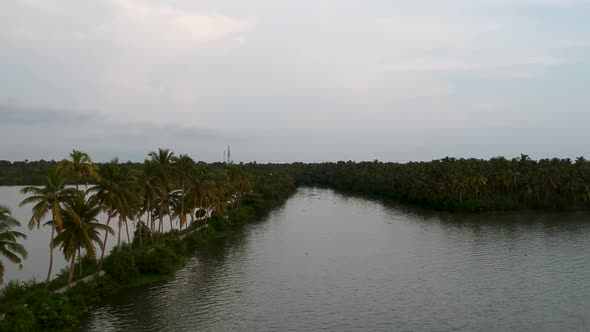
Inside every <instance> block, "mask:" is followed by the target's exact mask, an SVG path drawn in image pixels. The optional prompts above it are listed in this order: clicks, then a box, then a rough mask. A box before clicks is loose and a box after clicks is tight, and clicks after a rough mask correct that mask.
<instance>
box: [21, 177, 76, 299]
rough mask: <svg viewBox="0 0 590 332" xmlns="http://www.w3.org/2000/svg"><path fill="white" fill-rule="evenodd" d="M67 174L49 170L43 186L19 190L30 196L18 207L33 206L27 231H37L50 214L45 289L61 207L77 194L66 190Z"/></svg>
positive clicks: (51, 262)
mask: <svg viewBox="0 0 590 332" xmlns="http://www.w3.org/2000/svg"><path fill="white" fill-rule="evenodd" d="M66 181H67V174H66V172H65V171H64V170H63V169H61V168H57V169H55V170H50V171H49V173H48V174H47V177H46V178H45V185H44V186H43V187H33V186H29V187H24V188H23V189H21V193H23V194H31V196H29V197H27V198H25V199H24V200H23V201H22V202H20V204H19V206H24V205H27V204H35V205H34V206H33V209H32V210H33V215H32V216H31V219H30V220H29V225H28V226H29V229H33V228H34V227H37V229H39V227H40V225H41V223H42V221H43V219H45V217H46V216H47V214H49V213H51V220H50V221H49V223H50V224H51V238H50V240H49V271H48V272H47V281H46V287H47V285H48V284H49V280H50V279H51V270H52V268H53V247H54V246H53V238H54V237H55V232H56V231H57V232H58V233H59V232H61V230H62V224H63V220H62V210H61V205H62V204H63V203H64V202H66V201H67V200H68V199H70V198H71V197H72V196H74V195H76V193H77V192H78V191H77V190H76V189H74V188H66V187H65V185H66Z"/></svg>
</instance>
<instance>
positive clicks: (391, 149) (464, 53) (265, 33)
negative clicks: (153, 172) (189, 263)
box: [0, 0, 590, 162]
mask: <svg viewBox="0 0 590 332" xmlns="http://www.w3.org/2000/svg"><path fill="white" fill-rule="evenodd" d="M1 7H2V8H1V10H0V159H8V160H22V159H25V158H27V159H41V158H44V159H61V158H63V157H66V156H67V154H68V153H69V151H70V150H71V149H73V148H76V149H82V150H85V151H87V152H88V153H90V155H91V156H93V157H94V159H95V160H98V161H106V160H109V159H110V158H112V157H114V156H118V157H119V158H120V159H123V160H137V161H140V160H143V159H144V158H145V156H146V154H147V152H149V151H150V150H154V149H156V148H158V147H167V148H172V149H173V150H175V151H177V152H182V153H187V154H189V155H191V156H192V157H194V158H196V159H198V160H206V161H215V160H220V159H222V157H223V149H224V147H225V146H226V145H228V144H230V145H231V148H232V156H233V159H234V160H237V161H239V160H243V161H253V160H256V161H259V162H268V161H273V162H290V161H326V160H349V159H351V160H374V159H379V160H383V161H408V160H430V159H435V158H441V157H444V156H447V155H450V156H457V157H471V156H473V157H485V158H487V157H491V156H497V155H505V156H515V155H518V154H519V153H521V152H523V153H527V154H529V155H531V156H533V157H536V158H539V157H547V156H551V157H552V156H559V157H575V156H579V155H585V156H589V150H588V147H589V146H590V145H589V143H590V130H589V129H590V109H589V107H588V106H590V99H589V96H588V94H589V90H588V89H589V86H590V84H589V83H590V38H589V37H590V23H588V17H590V1H588V0H436V1H435V0H413V1H401V0H400V1H398V0H363V1H360V0H359V1H356V0H355V1H353V0H248V1H244V0H168V1H163V0H101V1H79V0H53V1H46V0H2V5H1Z"/></svg>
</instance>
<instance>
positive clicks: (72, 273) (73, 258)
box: [67, 248, 80, 289]
mask: <svg viewBox="0 0 590 332" xmlns="http://www.w3.org/2000/svg"><path fill="white" fill-rule="evenodd" d="M79 250H80V248H78V251H79ZM75 266H76V250H74V256H72V263H71V264H70V277H69V278H68V288H67V289H70V287H72V277H73V276H74V267H75Z"/></svg>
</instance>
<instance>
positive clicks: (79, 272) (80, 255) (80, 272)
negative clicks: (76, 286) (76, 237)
mask: <svg viewBox="0 0 590 332" xmlns="http://www.w3.org/2000/svg"><path fill="white" fill-rule="evenodd" d="M80 251H81V249H80V248H78V261H79V263H80V265H79V266H80V271H78V275H79V276H80V277H81V276H82V253H81V252H80Z"/></svg>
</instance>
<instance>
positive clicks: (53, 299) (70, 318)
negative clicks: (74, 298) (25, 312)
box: [29, 292, 80, 330]
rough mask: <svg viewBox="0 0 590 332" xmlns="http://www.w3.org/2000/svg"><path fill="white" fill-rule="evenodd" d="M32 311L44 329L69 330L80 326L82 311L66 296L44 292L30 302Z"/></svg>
mask: <svg viewBox="0 0 590 332" xmlns="http://www.w3.org/2000/svg"><path fill="white" fill-rule="evenodd" d="M29 309H30V311H31V312H32V313H33V315H34V316H35V317H36V318H37V324H38V326H39V327H40V328H42V329H60V330H68V329H72V328H74V327H76V326H77V325H78V319H77V317H78V316H79V313H80V311H79V310H78V309H77V308H76V307H75V306H73V305H72V303H71V302H70V297H69V296H68V295H65V294H56V293H52V292H43V293H41V294H38V296H36V297H35V298H32V299H31V301H30V307H29Z"/></svg>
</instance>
